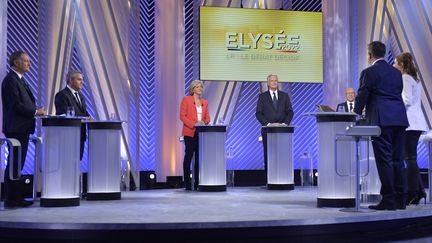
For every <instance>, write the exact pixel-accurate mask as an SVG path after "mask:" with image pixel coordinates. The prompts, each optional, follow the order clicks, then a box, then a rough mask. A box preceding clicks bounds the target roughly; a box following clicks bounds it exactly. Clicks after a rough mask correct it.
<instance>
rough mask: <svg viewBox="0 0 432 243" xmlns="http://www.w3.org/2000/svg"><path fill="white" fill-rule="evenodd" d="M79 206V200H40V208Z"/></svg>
mask: <svg viewBox="0 0 432 243" xmlns="http://www.w3.org/2000/svg"><path fill="white" fill-rule="evenodd" d="M79 205H80V198H79V197H76V198H41V199H40V206H41V207H73V206H79Z"/></svg>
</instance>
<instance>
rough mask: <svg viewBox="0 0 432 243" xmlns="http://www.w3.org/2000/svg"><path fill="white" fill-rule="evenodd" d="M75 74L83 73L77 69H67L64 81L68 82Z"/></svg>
mask: <svg viewBox="0 0 432 243" xmlns="http://www.w3.org/2000/svg"><path fill="white" fill-rule="evenodd" d="M76 74H81V75H83V73H82V72H81V71H78V70H73V71H69V72H68V73H67V75H66V83H69V82H70V81H71V80H72V79H73V78H74V77H75V75H76Z"/></svg>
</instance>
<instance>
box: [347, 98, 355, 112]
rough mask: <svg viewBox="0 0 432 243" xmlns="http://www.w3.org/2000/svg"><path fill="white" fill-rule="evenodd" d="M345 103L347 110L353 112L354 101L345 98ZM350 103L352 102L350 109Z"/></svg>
mask: <svg viewBox="0 0 432 243" xmlns="http://www.w3.org/2000/svg"><path fill="white" fill-rule="evenodd" d="M346 103H347V107H348V112H354V107H355V102H354V101H348V100H347V102H346ZM350 104H352V110H350Z"/></svg>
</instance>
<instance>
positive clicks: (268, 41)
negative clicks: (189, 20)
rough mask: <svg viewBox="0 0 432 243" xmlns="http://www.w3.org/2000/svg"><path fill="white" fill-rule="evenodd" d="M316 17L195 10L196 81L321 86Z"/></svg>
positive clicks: (319, 19)
mask: <svg viewBox="0 0 432 243" xmlns="http://www.w3.org/2000/svg"><path fill="white" fill-rule="evenodd" d="M322 53H323V51H322V14H321V13H315V12H298V11H283V10H257V9H239V8H218V7H201V8H200V76H201V77H200V78H201V79H202V80H227V81H266V78H267V75H268V74H277V75H278V76H279V81H280V82H308V83H322V81H323V67H322V64H323V58H322V56H323V54H322Z"/></svg>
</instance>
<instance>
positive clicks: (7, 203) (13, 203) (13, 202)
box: [4, 199, 33, 208]
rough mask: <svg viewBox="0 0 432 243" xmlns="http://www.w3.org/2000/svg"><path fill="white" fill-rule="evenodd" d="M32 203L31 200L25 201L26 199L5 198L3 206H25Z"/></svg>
mask: <svg viewBox="0 0 432 243" xmlns="http://www.w3.org/2000/svg"><path fill="white" fill-rule="evenodd" d="M31 205H33V201H26V200H24V199H23V200H17V201H16V200H5V202H4V207H5V208H15V207H18V208H25V207H29V206H31Z"/></svg>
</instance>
